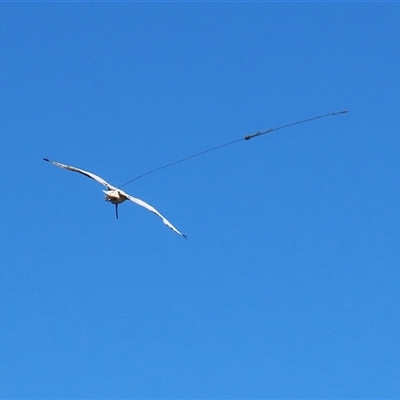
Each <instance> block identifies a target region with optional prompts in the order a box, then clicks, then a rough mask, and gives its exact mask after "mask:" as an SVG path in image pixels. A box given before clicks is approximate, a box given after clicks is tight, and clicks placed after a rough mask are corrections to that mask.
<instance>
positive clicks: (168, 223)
mask: <svg viewBox="0 0 400 400" xmlns="http://www.w3.org/2000/svg"><path fill="white" fill-rule="evenodd" d="M119 191H120V192H122V193H123V194H124V196H126V197H127V198H128V199H129V200H130V201H133V202H134V203H136V204H138V205H139V206H142V207H144V208H146V209H147V210H149V211H151V212H152V213H154V214H156V215H158V216H159V217H160V218H161V219H162V220H163V222H164V224H165V225H167V226H168V228H171V229H172V230H173V231H174V232H176V233H177V234H178V235H181V236H182V237H184V238H185V239H186V238H187V236H186V235H184V234H183V233H182V232H179V231H178V229H176V228H175V227H174V226H173V225H172V224H171V222H169V221H168V220H167V218H165V217H164V216H163V215H161V214H160V213H159V212H158V211H157V210H156V209H155V208H154V207H153V206H151V205H150V204H147V203H146V202H145V201H143V200H140V199H138V198H136V197H133V196H131V195H129V194H127V193H125V192H123V191H122V190H121V189H119Z"/></svg>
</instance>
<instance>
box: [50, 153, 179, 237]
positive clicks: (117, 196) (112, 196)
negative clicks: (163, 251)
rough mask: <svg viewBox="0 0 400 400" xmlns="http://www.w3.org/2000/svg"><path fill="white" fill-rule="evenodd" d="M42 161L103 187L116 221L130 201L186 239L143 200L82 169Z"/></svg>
mask: <svg viewBox="0 0 400 400" xmlns="http://www.w3.org/2000/svg"><path fill="white" fill-rule="evenodd" d="M43 160H44V161H47V162H49V163H51V164H53V165H55V166H57V167H60V168H64V169H67V170H68V171H73V172H79V173H80V174H82V175H85V176H87V177H89V178H92V179H94V180H95V181H97V182H99V183H101V184H102V185H104V186H105V187H106V188H107V190H103V192H104V193H105V194H106V198H105V199H106V201H109V202H110V203H112V204H115V215H116V217H117V219H118V205H119V204H121V203H123V202H124V201H125V200H130V201H132V202H134V203H136V204H138V205H139V206H142V207H144V208H146V209H147V210H149V211H151V212H153V213H154V214H156V215H158V216H159V217H160V218H161V219H162V221H163V222H164V224H165V225H167V226H168V227H169V228H171V229H172V230H173V231H174V232H176V233H177V234H178V235H181V236H182V237H184V238H186V235H184V234H183V233H181V232H179V231H178V229H176V228H175V227H174V226H173V225H172V224H171V222H169V221H168V220H167V219H166V218H165V217H164V216H162V215H161V214H160V213H159V212H158V211H157V210H156V209H155V208H154V207H152V206H151V205H150V204H147V203H146V202H144V201H143V200H140V199H137V198H136V197H133V196H130V195H129V194H127V193H125V192H124V191H123V190H121V189H118V188H117V187H115V186H112V185H110V184H109V183H108V182H106V181H105V180H104V179H103V178H100V177H99V176H97V175H95V174H92V173H91V172H87V171H84V170H83V169H80V168H76V167H72V166H70V165H65V164H61V163H59V162H56V161H51V160H49V159H48V158H43Z"/></svg>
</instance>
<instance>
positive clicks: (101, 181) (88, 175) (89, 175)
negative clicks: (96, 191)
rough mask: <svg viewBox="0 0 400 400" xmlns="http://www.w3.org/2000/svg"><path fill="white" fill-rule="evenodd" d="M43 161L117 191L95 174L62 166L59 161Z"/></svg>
mask: <svg viewBox="0 0 400 400" xmlns="http://www.w3.org/2000/svg"><path fill="white" fill-rule="evenodd" d="M43 160H44V161H47V162H49V163H51V164H53V165H55V166H56V167H60V168H64V169H67V170H68V171H73V172H79V173H80V174H82V175H85V176H87V177H89V178H92V179H94V180H95V181H96V182H99V183H101V184H102V185H104V186H105V187H106V188H107V189H108V190H115V189H116V188H115V187H114V186H112V185H110V184H109V183H108V182H106V181H105V180H104V179H103V178H100V177H99V176H97V175H95V174H92V173H91V172H87V171H84V170H83V169H80V168H76V167H72V166H70V165H66V164H61V163H59V162H57V161H51V160H49V159H48V158H43Z"/></svg>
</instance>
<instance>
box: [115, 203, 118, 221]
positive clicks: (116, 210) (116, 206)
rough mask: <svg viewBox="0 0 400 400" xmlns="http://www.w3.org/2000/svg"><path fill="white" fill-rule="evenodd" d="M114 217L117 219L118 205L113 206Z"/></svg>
mask: <svg viewBox="0 0 400 400" xmlns="http://www.w3.org/2000/svg"><path fill="white" fill-rule="evenodd" d="M115 216H116V217H117V219H118V204H116V205H115Z"/></svg>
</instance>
